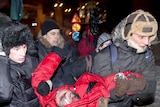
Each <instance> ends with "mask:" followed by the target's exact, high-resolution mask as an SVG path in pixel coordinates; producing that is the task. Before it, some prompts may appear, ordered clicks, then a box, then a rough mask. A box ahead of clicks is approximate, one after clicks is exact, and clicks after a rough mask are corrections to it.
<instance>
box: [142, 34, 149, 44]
mask: <svg viewBox="0 0 160 107" xmlns="http://www.w3.org/2000/svg"><path fill="white" fill-rule="evenodd" d="M143 43H144V44H145V45H149V37H148V36H145V37H144V38H143Z"/></svg>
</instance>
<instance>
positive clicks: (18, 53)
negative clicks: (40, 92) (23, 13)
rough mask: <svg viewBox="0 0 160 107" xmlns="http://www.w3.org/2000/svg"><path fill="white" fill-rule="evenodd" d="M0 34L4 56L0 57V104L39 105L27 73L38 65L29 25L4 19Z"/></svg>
mask: <svg viewBox="0 0 160 107" xmlns="http://www.w3.org/2000/svg"><path fill="white" fill-rule="evenodd" d="M0 34H1V36H2V48H3V51H4V52H5V55H6V56H0V68H1V69H0V81H1V84H0V105H1V106H2V107H39V101H38V98H37V96H36V95H35V93H34V91H33V88H32V86H31V75H32V73H33V71H34V69H35V68H36V66H37V65H38V57H36V53H35V52H36V49H35V48H34V41H33V35H32V33H31V31H30V29H29V27H28V26H27V25H24V24H21V23H19V22H7V23H4V24H3V26H0ZM34 49H35V50H34Z"/></svg>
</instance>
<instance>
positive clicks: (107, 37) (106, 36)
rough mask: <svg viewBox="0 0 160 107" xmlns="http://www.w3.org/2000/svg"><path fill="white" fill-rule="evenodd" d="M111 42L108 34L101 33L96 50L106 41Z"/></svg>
mask: <svg viewBox="0 0 160 107" xmlns="http://www.w3.org/2000/svg"><path fill="white" fill-rule="evenodd" d="M108 40H111V36H110V34H108V33H102V34H101V35H100V36H99V38H98V40H97V47H96V50H97V49H98V48H99V47H100V46H101V45H102V44H103V43H104V42H106V41H108Z"/></svg>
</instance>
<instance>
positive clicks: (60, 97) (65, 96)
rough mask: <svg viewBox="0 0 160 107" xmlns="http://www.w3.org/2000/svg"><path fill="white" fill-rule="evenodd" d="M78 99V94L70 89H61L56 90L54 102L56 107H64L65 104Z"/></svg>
mask: <svg viewBox="0 0 160 107" xmlns="http://www.w3.org/2000/svg"><path fill="white" fill-rule="evenodd" d="M77 100H79V96H78V95H77V94H76V93H73V92H72V91H70V90H67V89H63V90H58V91H57V94H56V103H57V106H58V107H64V106H65V105H67V104H71V103H72V102H73V101H77Z"/></svg>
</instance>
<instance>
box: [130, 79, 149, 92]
mask: <svg viewBox="0 0 160 107" xmlns="http://www.w3.org/2000/svg"><path fill="white" fill-rule="evenodd" d="M128 84H129V86H130V87H129V89H128V90H127V92H135V91H142V90H144V88H145V87H146V85H147V82H146V80H145V79H144V78H133V79H132V80H128Z"/></svg>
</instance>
